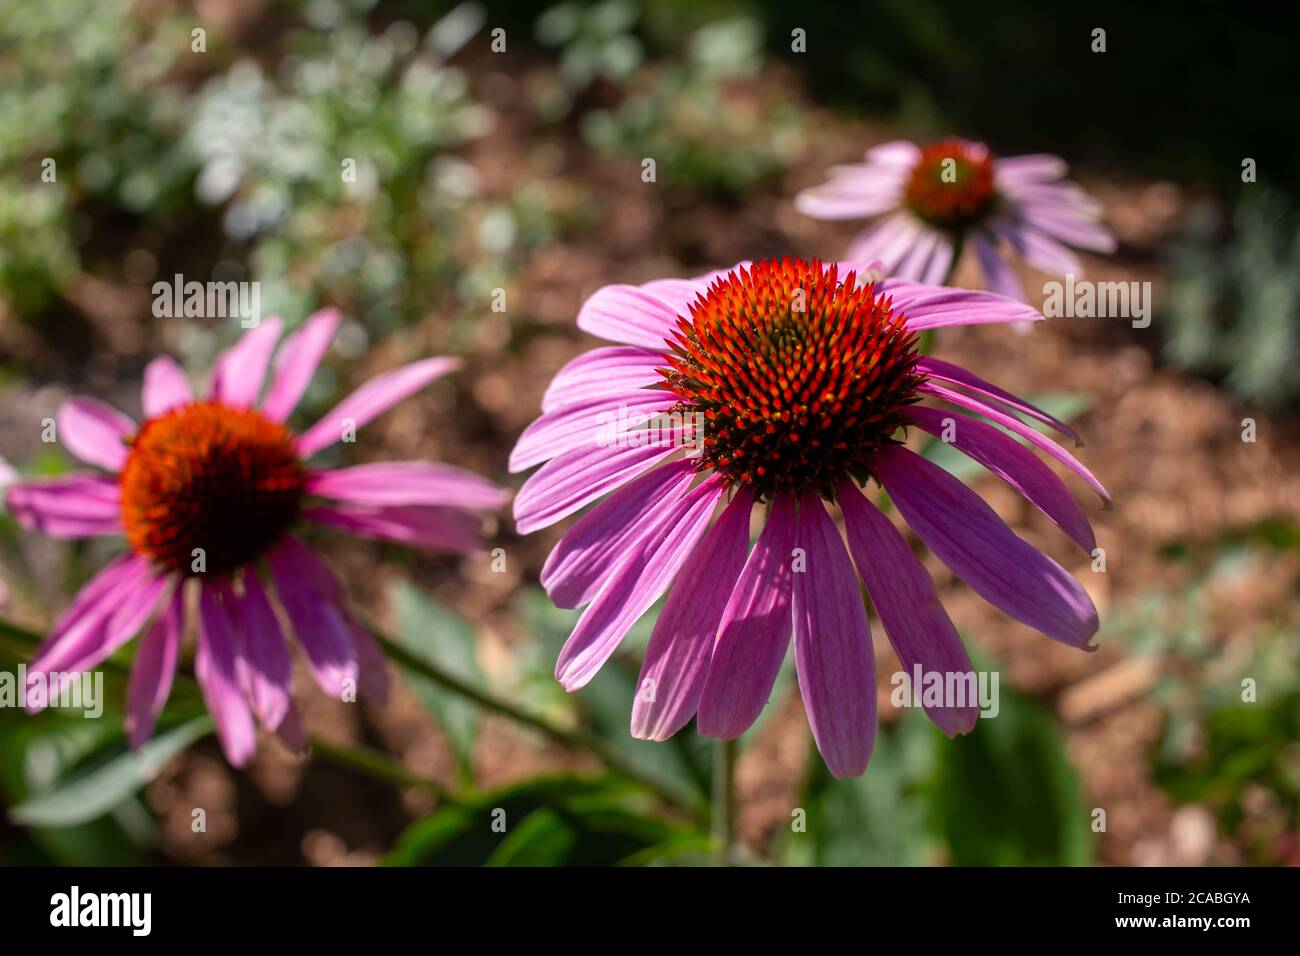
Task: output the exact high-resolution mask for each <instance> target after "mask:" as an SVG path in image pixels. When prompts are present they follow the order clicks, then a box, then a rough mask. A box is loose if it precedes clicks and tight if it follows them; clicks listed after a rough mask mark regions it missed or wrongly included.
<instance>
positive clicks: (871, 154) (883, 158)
mask: <svg viewBox="0 0 1300 956" xmlns="http://www.w3.org/2000/svg"><path fill="white" fill-rule="evenodd" d="M865 155H866V159H867V161H868V162H871V163H880V164H882V165H886V166H898V167H905V168H907V169H909V170H910V169H911V168H912V167H913V166H915V165H916V164H917V162H918V161H919V160H920V159H921V150H920V148H919V147H918V146H917V145H916V144H915V143H913V142H911V141H909V140H906V139H891V140H890V141H889V142H887V143H881V144H880V145H878V146H872V147H871V148H870V149H869V150H867V152H866V154H865Z"/></svg>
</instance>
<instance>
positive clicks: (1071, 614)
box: [872, 445, 1097, 649]
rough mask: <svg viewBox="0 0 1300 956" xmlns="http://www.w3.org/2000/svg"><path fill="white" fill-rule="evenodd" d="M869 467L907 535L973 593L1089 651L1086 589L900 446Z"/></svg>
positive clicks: (1092, 614)
mask: <svg viewBox="0 0 1300 956" xmlns="http://www.w3.org/2000/svg"><path fill="white" fill-rule="evenodd" d="M872 470H873V471H874V472H875V474H876V476H877V477H878V478H879V479H880V481H881V483H882V484H883V485H884V486H885V490H886V491H887V492H889V496H890V498H891V499H892V500H893V502H894V504H895V505H897V506H898V510H899V512H900V513H901V514H902V515H903V517H904V518H905V519H906V520H907V523H908V524H909V525H910V526H911V527H912V530H914V531H915V532H916V533H917V535H919V536H920V538H921V540H922V541H924V542H925V544H926V546H927V547H929V549H930V550H931V551H933V552H934V553H935V554H936V555H937V556H938V558H939V560H940V561H942V562H943V563H944V564H946V565H947V566H948V567H949V568H951V569H952V570H953V572H954V573H955V574H956V575H957V576H958V577H959V578H961V579H962V580H963V581H965V582H966V583H967V584H968V585H970V586H971V588H972V589H974V590H975V592H976V593H977V594H979V595H980V596H982V597H983V598H984V599H985V600H986V601H988V602H989V603H990V604H992V605H994V606H995V607H998V608H1000V609H1001V610H1002V611H1004V612H1005V613H1006V614H1008V615H1010V616H1011V617H1013V618H1015V619H1016V620H1017V621H1020V622H1021V623H1023V624H1027V625H1029V626H1030V627H1032V628H1034V629H1035V630H1038V631H1042V632H1043V633H1044V634H1046V635H1047V636H1048V637H1051V638H1054V639H1056V640H1058V641H1061V642H1062V643H1065V644H1070V645H1073V646H1075V647H1082V648H1085V649H1088V644H1089V641H1090V640H1091V638H1092V636H1093V635H1094V634H1096V633H1097V609H1096V608H1095V607H1093V604H1092V600H1091V599H1090V598H1089V597H1088V594H1087V592H1086V591H1084V590H1083V588H1082V587H1080V586H1079V583H1078V582H1077V581H1075V580H1074V578H1072V577H1070V575H1069V574H1068V573H1066V571H1065V570H1064V569H1063V568H1062V567H1061V566H1060V565H1059V564H1057V563H1056V562H1055V561H1053V560H1052V559H1051V558H1049V557H1048V556H1047V555H1045V554H1043V553H1042V552H1040V551H1038V550H1037V549H1036V548H1034V547H1032V546H1030V545H1029V544H1027V543H1026V542H1025V541H1023V540H1021V539H1020V538H1018V537H1016V535H1015V533H1014V532H1012V530H1011V529H1010V528H1008V527H1007V526H1006V524H1004V523H1003V521H1002V519H1001V518H999V517H998V516H997V514H996V513H995V512H994V511H993V509H992V508H990V507H989V506H988V505H986V504H985V503H984V502H983V501H982V500H981V499H980V497H979V496H978V495H976V494H975V492H973V491H971V490H970V489H969V488H967V487H966V486H965V485H964V484H962V483H961V482H960V481H958V480H957V479H956V478H954V477H953V476H952V475H950V474H948V473H947V472H946V471H944V470H943V469H942V468H940V467H939V466H938V465H935V464H932V463H931V462H929V461H926V460H925V459H924V458H922V457H921V456H920V455H917V454H915V453H914V452H910V451H908V450H907V449H906V448H903V447H902V446H901V445H894V446H891V447H889V448H887V449H885V451H883V452H881V453H880V454H879V455H877V456H876V457H875V460H874V461H873V463H872Z"/></svg>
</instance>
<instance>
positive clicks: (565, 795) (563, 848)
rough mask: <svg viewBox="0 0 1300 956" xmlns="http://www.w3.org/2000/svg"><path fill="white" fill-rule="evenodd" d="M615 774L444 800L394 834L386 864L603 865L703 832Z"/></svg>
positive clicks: (534, 782) (704, 837)
mask: <svg viewBox="0 0 1300 956" xmlns="http://www.w3.org/2000/svg"><path fill="white" fill-rule="evenodd" d="M653 808H654V803H653V801H651V800H647V799H646V798H645V795H644V794H643V793H642V792H641V791H640V790H639V789H638V788H636V787H635V786H630V785H628V784H627V783H626V782H624V781H622V780H620V779H619V778H617V777H613V776H610V777H603V778H595V779H590V778H585V777H577V776H568V775H565V776H554V777H541V778H535V779H532V780H528V781H525V782H523V783H521V784H518V785H516V786H512V787H507V788H504V789H502V790H498V791H496V792H494V793H490V794H486V795H484V796H482V797H481V798H479V799H478V800H476V801H475V802H473V803H469V804H461V805H458V806H453V807H446V808H443V809H441V810H439V811H437V812H435V813H433V814H432V815H430V816H428V817H425V818H424V819H422V820H418V821H416V822H415V823H413V824H412V825H411V826H410V827H408V828H407V830H406V832H405V833H403V834H402V836H401V837H399V838H398V841H397V845H396V847H395V848H394V849H393V851H392V852H391V853H390V854H389V855H388V857H387V858H386V859H385V861H384V863H385V864H386V865H388V866H482V865H485V864H486V865H492V866H608V865H613V864H618V863H622V862H624V861H627V860H630V859H636V858H637V856H638V854H644V853H646V852H647V851H648V850H650V849H651V848H653V847H657V846H662V845H666V844H672V843H676V842H678V841H684V840H686V839H687V838H688V837H690V838H694V839H695V840H696V841H697V843H698V841H699V840H707V835H706V834H703V833H702V832H701V831H698V830H695V829H693V828H690V827H687V826H684V825H678V824H675V823H670V822H668V821H665V820H662V819H660V818H659V817H658V816H657V815H655V814H654V812H653Z"/></svg>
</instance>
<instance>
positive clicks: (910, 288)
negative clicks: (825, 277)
mask: <svg viewBox="0 0 1300 956" xmlns="http://www.w3.org/2000/svg"><path fill="white" fill-rule="evenodd" d="M878 288H879V290H880V293H881V294H882V295H884V296H886V297H889V298H891V299H892V300H893V309H894V311H895V312H902V313H903V314H905V315H906V316H907V327H908V328H909V329H910V330H912V331H913V332H920V331H922V330H924V329H938V328H942V327H944V326H949V325H978V324H983V323H988V322H1041V321H1042V320H1043V316H1042V314H1041V313H1040V312H1039V311H1038V310H1037V309H1032V308H1030V307H1029V306H1027V305H1025V304H1024V303H1023V302H1016V301H1015V300H1013V299H1008V298H1006V297H1005V296H1000V295H994V294H993V293H991V292H971V291H969V290H966V289H947V288H940V287H937V286H928V285H921V284H919V283H916V282H905V281H904V280H902V279H886V280H884V281H883V282H881V283H880V285H879V286H878Z"/></svg>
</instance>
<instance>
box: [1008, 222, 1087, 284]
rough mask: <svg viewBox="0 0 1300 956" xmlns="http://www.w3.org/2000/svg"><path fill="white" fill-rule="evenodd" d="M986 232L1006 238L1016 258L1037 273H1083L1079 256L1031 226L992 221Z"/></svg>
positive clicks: (1061, 274) (1060, 274) (1059, 274)
mask: <svg viewBox="0 0 1300 956" xmlns="http://www.w3.org/2000/svg"><path fill="white" fill-rule="evenodd" d="M989 229H990V230H992V231H993V232H994V233H995V234H996V235H999V236H1001V237H1003V238H1004V239H1006V241H1007V243H1008V244H1009V245H1010V246H1011V248H1012V249H1014V250H1015V252H1016V255H1018V256H1019V257H1020V258H1021V259H1024V260H1025V262H1027V263H1028V264H1029V265H1031V266H1033V267H1034V268H1035V269H1037V270H1038V271H1040V272H1046V273H1048V274H1050V275H1058V276H1063V275H1067V274H1069V273H1073V274H1075V275H1078V274H1079V273H1081V272H1082V271H1083V264H1082V263H1081V262H1080V261H1079V257H1078V256H1076V255H1075V254H1074V253H1073V252H1071V251H1070V249H1068V248H1067V247H1065V246H1063V245H1061V243H1059V242H1057V241H1056V240H1055V239H1052V238H1050V237H1048V236H1046V235H1044V234H1043V233H1041V232H1039V231H1038V230H1037V229H1035V228H1033V227H1032V226H1027V225H1024V224H1021V223H1015V222H991V223H989Z"/></svg>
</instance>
